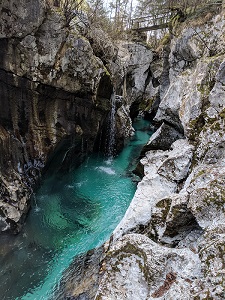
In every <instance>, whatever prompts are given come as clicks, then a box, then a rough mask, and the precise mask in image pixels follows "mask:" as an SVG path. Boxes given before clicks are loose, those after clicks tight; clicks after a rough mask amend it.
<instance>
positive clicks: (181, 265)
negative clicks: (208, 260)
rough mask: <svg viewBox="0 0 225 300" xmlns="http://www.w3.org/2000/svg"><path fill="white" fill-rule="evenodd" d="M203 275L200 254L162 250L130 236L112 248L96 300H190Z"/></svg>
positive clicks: (143, 237)
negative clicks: (196, 282) (192, 290)
mask: <svg viewBox="0 0 225 300" xmlns="http://www.w3.org/2000/svg"><path fill="white" fill-rule="evenodd" d="M200 273H201V270H200V264H199V258H198V255H196V254H194V253H193V252H192V251H191V250H183V249H170V248H166V247H160V246H159V245H157V244H156V243H154V242H152V241H151V240H150V239H149V238H147V237H145V236H143V235H138V234H129V235H126V236H125V237H123V238H121V239H120V240H118V241H117V242H116V243H115V244H114V245H113V247H111V249H110V252H109V253H108V255H107V257H106V272H105V273H104V275H103V279H102V281H101V284H100V286H99V290H98V293H97V295H96V299H98V300H106V299H112V300H115V299H130V300H133V299H137V300H145V299H146V300H147V299H148V300H150V299H155V298H157V299H171V300H172V299H177V300H178V299H190V297H191V293H190V286H191V285H192V284H193V282H194V281H197V278H198V277H199V274H200Z"/></svg>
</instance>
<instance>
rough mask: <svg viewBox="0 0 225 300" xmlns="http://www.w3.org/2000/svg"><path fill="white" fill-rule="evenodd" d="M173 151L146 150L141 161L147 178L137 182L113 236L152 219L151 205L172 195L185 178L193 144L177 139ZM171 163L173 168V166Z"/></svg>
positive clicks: (115, 236) (116, 236)
mask: <svg viewBox="0 0 225 300" xmlns="http://www.w3.org/2000/svg"><path fill="white" fill-rule="evenodd" d="M171 148H172V149H171V150H168V151H162V150H155V151H150V152H147V154H146V157H145V158H143V159H142V160H141V164H142V165H143V166H144V175H145V176H144V178H143V179H142V181H141V182H140V183H139V184H138V187H137V191H136V193H135V195H134V198H133V200H132V202H131V204H130V206H129V208H128V210H127V212H126V214H125V216H124V218H123V219H122V221H121V222H120V224H119V225H118V226H117V228H116V229H115V231H114V233H113V236H114V238H115V239H117V238H118V237H119V236H121V235H123V234H124V233H126V232H129V231H130V230H132V229H134V228H135V227H136V226H139V225H145V224H147V223H148V222H149V220H150V219H151V212H152V207H154V206H155V204H156V202H157V201H158V199H163V198H165V197H168V196H169V195H171V194H173V193H174V192H175V191H176V190H177V187H178V183H177V182H178V181H180V180H182V179H184V178H185V177H186V176H187V174H188V170H189V167H190V163H191V159H192V151H193V149H192V146H190V145H189V144H188V142H187V141H186V140H177V141H176V142H174V143H173V145H172V147H171ZM171 166H172V167H171Z"/></svg>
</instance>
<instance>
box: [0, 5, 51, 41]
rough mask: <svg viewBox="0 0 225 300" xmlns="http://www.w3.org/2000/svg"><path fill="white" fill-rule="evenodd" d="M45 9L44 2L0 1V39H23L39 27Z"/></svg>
mask: <svg viewBox="0 0 225 300" xmlns="http://www.w3.org/2000/svg"><path fill="white" fill-rule="evenodd" d="M45 9H46V2H45V1H39V0H32V1H25V0H12V1H11V0H2V1H1V3H0V19H1V22H0V23H1V24H0V38H10V37H18V38H21V37H25V36H26V35H28V34H29V33H31V32H32V31H34V30H35V29H37V28H38V27H39V26H40V25H41V23H42V22H43V20H44V18H45Z"/></svg>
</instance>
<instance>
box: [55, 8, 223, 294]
mask: <svg viewBox="0 0 225 300" xmlns="http://www.w3.org/2000/svg"><path fill="white" fill-rule="evenodd" d="M207 18H208V19H207V20H206V19H205V18H202V19H201V20H198V22H196V21H195V22H194V21H193V22H190V21H189V23H188V22H186V23H184V24H182V25H181V26H180V27H179V29H177V32H176V33H174V35H173V37H172V40H171V43H170V46H169V56H168V57H167V58H168V60H167V63H168V64H167V70H168V69H169V72H168V73H167V75H168V77H165V74H166V71H164V80H161V86H160V87H159V93H160V96H161V99H160V100H161V102H160V104H159V107H158V110H157V113H156V117H155V121H157V122H159V123H161V126H160V128H159V129H158V130H157V131H156V133H155V134H154V135H153V136H152V137H151V139H150V141H149V142H148V144H147V145H146V146H145V151H147V152H146V154H145V156H144V157H143V158H142V159H141V161H140V165H139V167H138V172H139V174H140V173H142V175H143V178H142V181H141V182H140V183H139V184H138V187H137V191H136V193H135V196H134V198H133V200H132V202H131V204H130V207H129V208H128V210H127V212H126V214H125V216H124V218H123V220H122V221H121V222H120V224H119V225H118V226H117V228H116V229H115V231H114V233H113V235H112V237H111V239H110V241H109V242H108V243H107V244H105V248H106V250H105V253H104V254H101V255H99V257H98V260H97V262H98V263H97V265H99V267H97V266H96V268H100V269H99V275H100V277H98V280H99V278H100V283H98V289H97V292H96V294H95V297H94V299H98V300H100V299H101V300H106V299H110V300H112V299H120V300H121V299H130V300H133V299H135V300H138V299H140V300H143V299H148V300H149V299H166V300H169V299H171V300H172V299H173V300H174V299H177V300H178V299H217V300H221V299H224V298H225V294H224V290H225V285H224V282H225V281H224V267H225V248H224V243H225V235H224V227H225V215H224V214H225V211H224V203H225V193H224V186H225V119H224V117H225V113H224V112H225V88H224V86H225V52H224V49H225V47H224V46H225V39H224V36H225V35H224V31H225V21H224V12H222V13H220V14H218V15H216V16H214V17H211V18H209V16H208V17H207ZM167 51H168V46H167ZM168 66H169V68H168ZM165 79H166V80H165ZM168 83H169V84H168ZM95 258H96V256H95ZM75 277H76V276H75ZM84 277H85V275H84ZM67 291H68V290H67ZM73 291H74V290H73V289H71V290H70V292H69V294H68V295H71V296H72V297H73V296H74V299H78V298H79V296H78V295H79V294H76V293H74V294H73ZM83 296H84V299H92V297H89V296H88V294H87V293H84V294H83ZM77 297H78V298H77ZM85 297H86V298H85ZM60 299H61V298H60Z"/></svg>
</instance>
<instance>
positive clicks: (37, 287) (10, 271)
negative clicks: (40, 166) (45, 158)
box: [0, 119, 151, 300]
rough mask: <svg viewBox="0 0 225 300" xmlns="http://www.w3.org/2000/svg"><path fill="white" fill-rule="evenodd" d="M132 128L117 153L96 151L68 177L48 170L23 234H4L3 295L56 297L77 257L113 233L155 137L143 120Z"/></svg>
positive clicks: (10, 298) (0, 239)
mask: <svg viewBox="0 0 225 300" xmlns="http://www.w3.org/2000/svg"><path fill="white" fill-rule="evenodd" d="M134 127H135V129H136V132H135V135H134V136H133V137H132V138H131V139H130V141H129V142H128V143H127V145H126V146H125V148H124V149H123V151H122V152H121V153H120V154H119V155H118V156H117V157H115V158H113V159H106V158H105V157H103V156H101V155H99V154H98V155H97V154H95V155H92V156H90V157H89V158H87V160H86V161H85V162H84V163H83V164H82V165H81V166H80V167H79V168H77V169H75V170H73V171H72V172H70V173H68V174H66V175H65V174H64V175H63V176H62V174H59V173H56V174H53V173H52V170H51V173H50V174H47V176H46V178H45V180H44V181H43V182H42V184H41V186H40V188H39V190H38V191H37V192H36V195H35V197H34V199H33V201H32V208H31V211H30V213H29V216H28V218H27V220H26V223H25V226H24V228H23V230H22V232H21V233H20V234H19V235H17V236H13V237H12V236H8V235H3V236H0V282H1V284H0V295H1V299H3V300H5V299H7V300H15V299H21V300H27V299H31V300H35V299H37V300H41V299H43V300H47V299H53V298H52V296H51V295H52V292H53V290H54V287H55V286H56V285H57V283H59V281H60V278H61V276H62V273H63V271H64V270H65V269H66V268H67V267H68V266H69V264H70V263H71V262H72V260H73V258H74V257H75V256H76V255H78V254H80V253H84V252H87V251H88V250H90V249H92V248H95V247H97V246H100V245H101V244H103V243H104V242H105V241H106V240H107V239H108V238H109V237H110V235H111V233H112V231H113V230H114V228H115V227H116V226H117V224H118V223H119V222H120V220H121V219H122V217H123V216H124V214H125V212H126V209H127V207H128V206H129V203H130V201H131V199H132V197H133V195H134V192H135V190H136V184H135V183H134V180H132V175H131V170H132V169H133V168H134V166H135V162H136V159H137V158H138V156H139V153H140V151H141V148H142V146H143V145H144V144H145V143H146V142H147V141H148V139H149V137H150V135H151V132H150V130H149V122H147V121H145V120H143V119H137V120H136V121H135V123H134Z"/></svg>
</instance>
